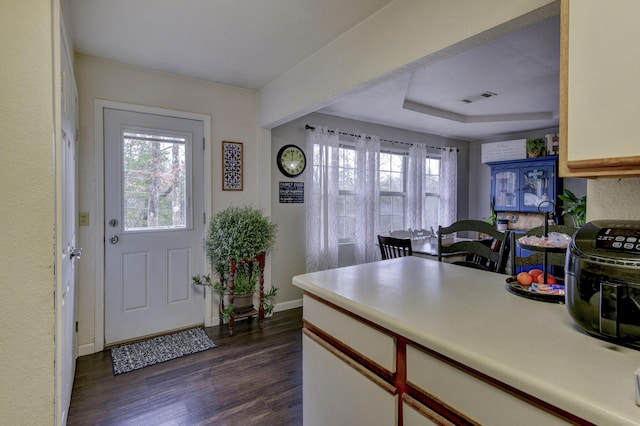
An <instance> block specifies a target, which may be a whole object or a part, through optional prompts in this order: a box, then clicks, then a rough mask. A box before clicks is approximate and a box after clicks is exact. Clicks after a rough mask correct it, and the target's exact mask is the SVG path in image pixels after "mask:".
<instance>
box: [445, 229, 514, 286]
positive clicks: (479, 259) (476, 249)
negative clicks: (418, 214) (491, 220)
mask: <svg viewBox="0 0 640 426" xmlns="http://www.w3.org/2000/svg"><path fill="white" fill-rule="evenodd" d="M457 232H471V233H481V234H485V235H488V236H490V237H491V238H490V239H486V240H468V241H455V242H454V243H453V244H450V245H444V244H443V243H442V239H443V237H444V236H445V235H449V234H454V233H457ZM454 253H455V254H459V253H462V254H465V259H464V260H456V261H453V262H451V263H453V264H456V265H461V266H467V267H470V268H475V269H482V270H485V271H493V272H499V273H501V274H503V273H504V272H505V269H506V266H507V259H508V256H509V231H505V232H500V231H498V230H497V229H496V228H495V227H494V226H493V225H490V224H488V223H487V222H484V221H481V220H460V221H458V222H455V223H453V224H452V225H451V226H447V227H443V226H440V227H438V260H439V261H441V262H442V261H443V258H444V257H445V255H447V254H454Z"/></svg>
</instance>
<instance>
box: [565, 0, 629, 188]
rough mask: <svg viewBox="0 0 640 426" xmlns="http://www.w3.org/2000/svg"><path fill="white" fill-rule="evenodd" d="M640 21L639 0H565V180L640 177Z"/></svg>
mask: <svg viewBox="0 0 640 426" xmlns="http://www.w3.org/2000/svg"><path fill="white" fill-rule="evenodd" d="M638 16H640V2H639V1H637V0H617V1H615V2H611V1H609V0H589V1H586V0H573V1H569V0H563V1H562V9H561V36H560V44H561V48H560V159H561V160H560V175H561V176H563V177H595V176H638V175H640V150H638V144H637V139H638V137H637V135H638V129H637V127H638V126H637V121H638V113H639V112H640V110H639V108H638V103H637V99H638V98H639V97H640V84H639V83H638V75H640V43H638V39H639V38H640V26H638ZM596 27H597V30H595V28H596Z"/></svg>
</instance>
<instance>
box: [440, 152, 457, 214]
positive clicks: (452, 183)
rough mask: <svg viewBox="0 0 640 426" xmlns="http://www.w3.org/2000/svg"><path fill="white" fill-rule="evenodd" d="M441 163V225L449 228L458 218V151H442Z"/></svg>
mask: <svg viewBox="0 0 640 426" xmlns="http://www.w3.org/2000/svg"><path fill="white" fill-rule="evenodd" d="M440 158H441V163H440V221H439V223H440V225H442V226H449V225H451V224H452V223H453V222H455V221H456V220H457V217H458V208H457V206H458V150H457V149H456V148H447V149H444V150H443V151H442V156H441V157H440Z"/></svg>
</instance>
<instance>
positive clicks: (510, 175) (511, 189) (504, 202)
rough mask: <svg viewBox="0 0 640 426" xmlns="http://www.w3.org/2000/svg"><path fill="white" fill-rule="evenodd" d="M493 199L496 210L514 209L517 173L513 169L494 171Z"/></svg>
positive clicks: (516, 200) (516, 195) (515, 206)
mask: <svg viewBox="0 0 640 426" xmlns="http://www.w3.org/2000/svg"><path fill="white" fill-rule="evenodd" d="M493 179H494V182H495V200H494V203H495V204H494V208H495V209H496V210H514V209H516V208H517V206H518V174H517V173H516V172H515V171H514V170H499V171H496V173H495V175H494V177H493Z"/></svg>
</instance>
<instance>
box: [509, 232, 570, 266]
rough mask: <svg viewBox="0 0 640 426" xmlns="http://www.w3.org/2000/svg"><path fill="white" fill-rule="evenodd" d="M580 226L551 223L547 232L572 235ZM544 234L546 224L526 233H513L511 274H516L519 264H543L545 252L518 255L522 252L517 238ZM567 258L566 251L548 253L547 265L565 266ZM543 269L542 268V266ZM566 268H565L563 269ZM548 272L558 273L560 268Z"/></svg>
mask: <svg viewBox="0 0 640 426" xmlns="http://www.w3.org/2000/svg"><path fill="white" fill-rule="evenodd" d="M577 230H578V228H576V227H573V226H566V225H549V226H548V229H547V233H551V232H558V233H561V234H567V235H568V236H570V237H572V236H573V234H575V233H576V231H577ZM543 235H544V226H538V227H537V228H533V229H530V230H528V231H527V232H526V233H524V234H515V233H512V234H511V243H510V245H511V274H512V275H516V271H517V267H518V266H525V267H527V266H529V267H534V266H536V267H538V266H540V265H542V264H543V261H544V253H541V252H536V253H533V254H530V255H528V256H518V254H519V253H521V251H520V250H518V247H517V240H518V239H520V238H522V237H525V236H527V237H529V236H536V237H541V236H543ZM565 260H566V252H563V253H547V266H553V267H555V268H564V265H565ZM540 269H542V268H540ZM563 270H564V269H563ZM547 272H548V273H554V274H556V275H558V270H557V269H556V270H554V271H553V272H551V271H547Z"/></svg>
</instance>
